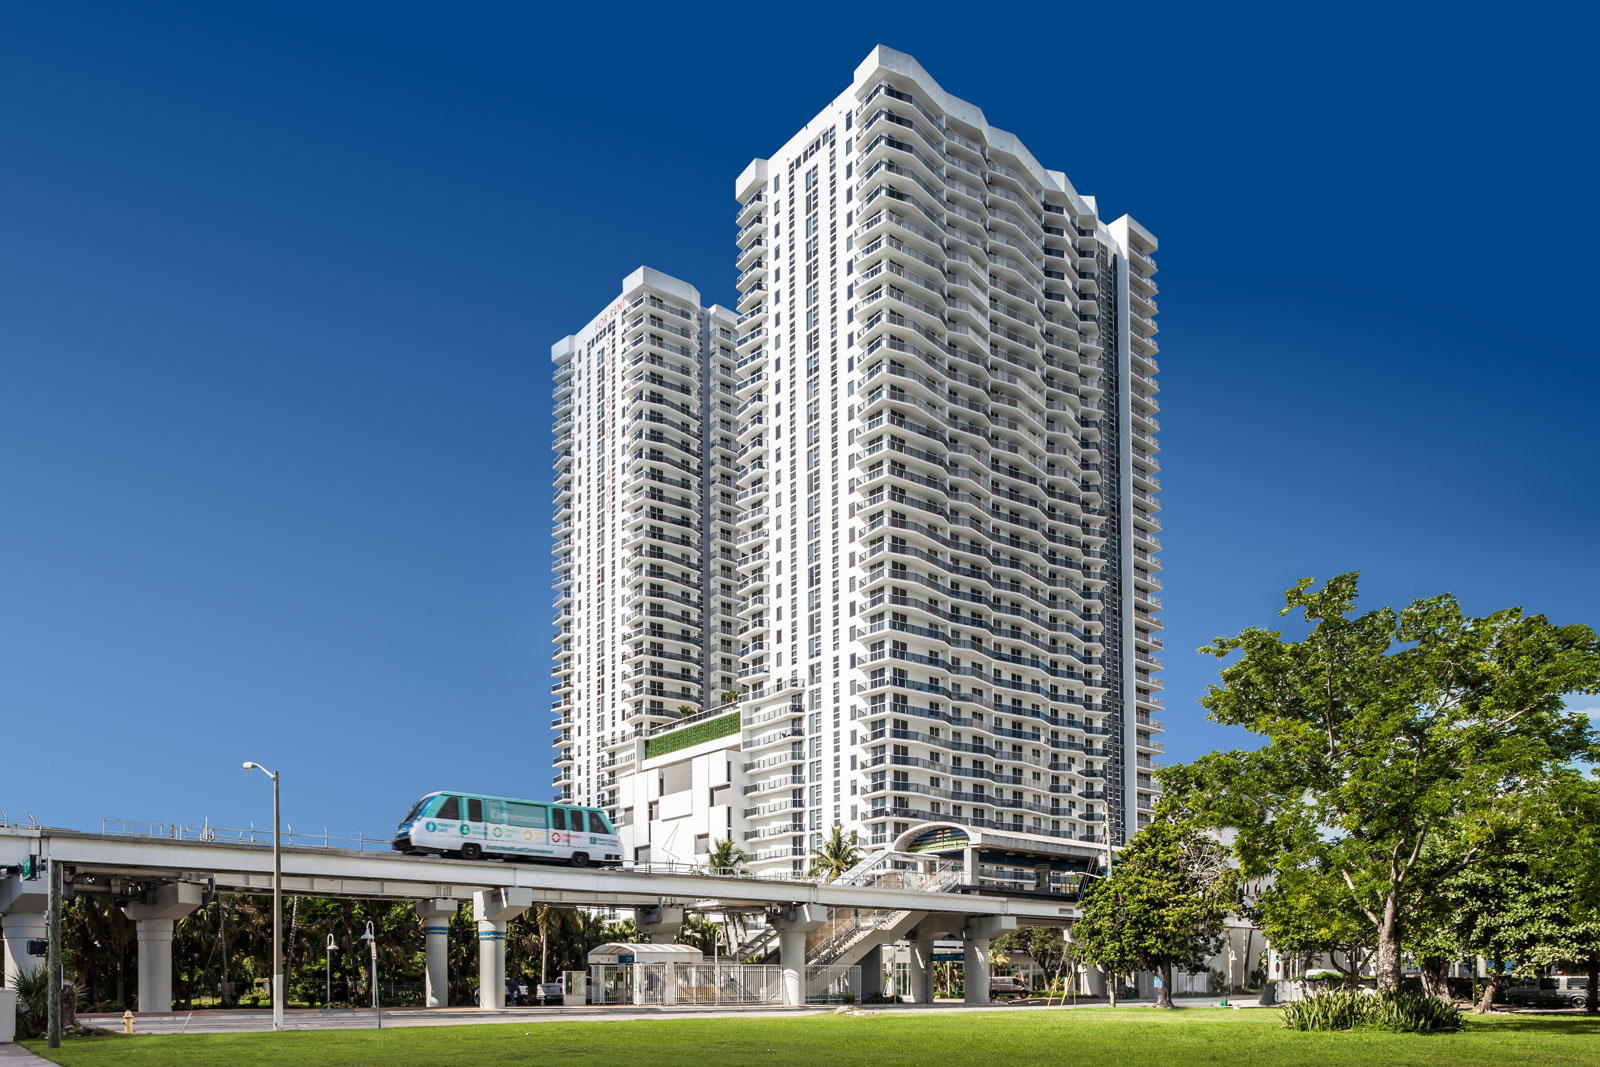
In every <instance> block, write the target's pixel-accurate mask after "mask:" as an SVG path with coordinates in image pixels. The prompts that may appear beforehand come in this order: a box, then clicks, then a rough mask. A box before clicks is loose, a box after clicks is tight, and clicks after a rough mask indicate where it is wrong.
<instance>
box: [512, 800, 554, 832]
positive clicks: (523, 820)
mask: <svg viewBox="0 0 1600 1067" xmlns="http://www.w3.org/2000/svg"><path fill="white" fill-rule="evenodd" d="M506 821H507V822H509V823H510V824H511V825H512V826H528V827H532V828H533V829H535V830H543V829H544V828H545V826H546V825H548V824H549V822H550V809H549V808H547V807H545V806H544V805H543V804H515V803H513V804H507V805H506Z"/></svg>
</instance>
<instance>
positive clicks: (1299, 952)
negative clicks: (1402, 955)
mask: <svg viewBox="0 0 1600 1067" xmlns="http://www.w3.org/2000/svg"><path fill="white" fill-rule="evenodd" d="M1334 867H1335V865H1333V864H1328V863H1326V862H1319V863H1313V864H1312V865H1310V866H1307V867H1304V868H1300V869H1294V870H1289V869H1285V870H1282V871H1280V872H1279V873H1278V877H1277V879H1276V880H1275V881H1273V882H1272V884H1270V885H1268V886H1266V887H1265V888H1264V889H1263V890H1262V891H1261V893H1260V894H1259V897H1258V899H1257V901H1256V903H1255V906H1254V909H1253V910H1254V915H1255V917H1256V920H1257V922H1258V923H1259V925H1260V927H1261V932H1262V934H1263V935H1265V937H1266V939H1267V941H1268V943H1269V944H1270V945H1271V946H1272V948H1273V949H1274V950H1275V951H1278V952H1282V953H1284V954H1285V955H1293V956H1323V955H1326V956H1327V957H1328V961H1329V962H1330V963H1332V964H1333V966H1334V967H1335V968H1336V969H1337V970H1338V971H1340V972H1341V973H1342V974H1343V975H1344V978H1345V984H1346V985H1348V986H1352V987H1353V986H1355V985H1356V982H1357V977H1358V976H1359V975H1360V973H1361V967H1362V964H1363V963H1364V962H1365V961H1366V959H1367V957H1368V956H1369V955H1370V954H1371V952H1372V949H1373V942H1372V938H1371V933H1372V931H1371V927H1370V925H1369V924H1368V922H1367V919H1366V916H1365V915H1363V914H1362V913H1361V911H1360V909H1358V908H1356V907H1355V906H1354V905H1353V904H1352V903H1351V901H1350V894H1349V890H1348V888H1347V887H1346V886H1345V884H1344V881H1343V879H1342V878H1341V877H1340V875H1339V873H1338V871H1337V870H1336V869H1334Z"/></svg>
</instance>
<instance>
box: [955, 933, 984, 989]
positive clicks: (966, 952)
mask: <svg viewBox="0 0 1600 1067" xmlns="http://www.w3.org/2000/svg"><path fill="white" fill-rule="evenodd" d="M961 949H962V956H961V999H962V1000H963V1001H964V1002H966V1003H968V1004H987V1003H989V939H988V938H987V937H967V938H962V941H961Z"/></svg>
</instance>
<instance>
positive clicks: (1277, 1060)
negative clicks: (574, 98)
mask: <svg viewBox="0 0 1600 1067" xmlns="http://www.w3.org/2000/svg"><path fill="white" fill-rule="evenodd" d="M28 1047H29V1048H31V1049H32V1050H33V1051H34V1052H37V1053H38V1054H39V1055H41V1056H43V1055H49V1057H50V1058H51V1059H52V1060H54V1061H55V1062H56V1063H61V1064H67V1065H69V1067H96V1065H98V1064H117V1065H119V1067H122V1065H128V1067H136V1065H141V1064H149V1065H151V1067H156V1065H160V1067H178V1065H182V1064H226V1065H227V1067H256V1065H268V1064H294V1065H296V1067H332V1065H336V1064H339V1065H342V1064H351V1065H357V1064H359V1065H367V1064H384V1065H391V1064H393V1065H402V1067H405V1065H418V1067H420V1065H424V1064H427V1065H434V1064H519V1063H528V1064H533V1063H539V1064H548V1063H552V1062H555V1063H561V1064H588V1063H594V1064H609V1065H616V1064H624V1065H630V1067H645V1065H655V1064H685V1065H693V1067H708V1065H710V1064H717V1063H727V1064H739V1065H743V1064H746V1063H772V1064H783V1065H785V1067H787V1065H789V1064H816V1065H819V1067H822V1065H827V1067H846V1065H851V1064H861V1065H863V1067H890V1065H894V1064H916V1065H918V1067H930V1065H931V1067H956V1065H962V1064H973V1063H985V1064H996V1065H1002V1067H1024V1065H1028V1064H1041V1065H1042V1064H1048V1065H1050V1067H1077V1065H1087V1064H1116V1065H1134V1064H1150V1065H1151V1067H1168V1065H1170V1067H1197V1065H1206V1064H1217V1065H1219V1067H1245V1065H1252V1064H1262V1065H1266V1067H1304V1065H1315V1067H1323V1065H1340V1064H1349V1065H1352V1067H1405V1065H1413V1064H1414V1065H1418V1067H1471V1065H1474V1064H1484V1065H1493V1067H1538V1065H1543V1064H1549V1065H1552V1067H1554V1065H1558V1064H1559V1065H1561V1067H1576V1065H1581V1064H1596V1065H1600V1020H1596V1019H1589V1018H1583V1017H1579V1016H1538V1015H1521V1016H1495V1017H1491V1018H1487V1019H1483V1020H1478V1019H1474V1020H1472V1023H1471V1028H1470V1029H1469V1030H1467V1031H1466V1032H1465V1033H1460V1034H1436V1035H1431V1036H1416V1035H1407V1034H1369V1033H1357V1034H1306V1033H1295V1032H1291V1031H1288V1030H1283V1029H1280V1028H1279V1020H1278V1013H1277V1012H1276V1011H1270V1010H1263V1009H1255V1010H1247V1011H1228V1010H1222V1009H1211V1008H1206V1009H1187V1010H1182V1011H1176V1012H1170V1011H1168V1012H1164V1011H1158V1010H1156V1009H1154V1008H1119V1009H1115V1010H1113V1009H1110V1008H1092V1009H1081V1010H1076V1011H1055V1012H1047V1011H997V1012H984V1013H972V1012H950V1013H947V1014H897V1013H893V1012H890V1013H885V1014H880V1015H871V1016H839V1015H821V1016H788V1017H782V1018H768V1019H693V1018H680V1019H658V1020H647V1021H642V1022H605V1021H598V1022H544V1021H537V1022H534V1021H530V1022H528V1023H511V1024H505V1025H493V1026H450V1027H411V1028H406V1029H390V1030H382V1031H378V1030H330V1031H322V1032H306V1031H294V1032H289V1033H282V1034H203V1035H193V1036H158V1037H121V1036H114V1037H100V1038H86V1039H84V1038H80V1039H75V1040H69V1041H67V1042H66V1043H64V1044H63V1046H62V1047H61V1049H59V1050H58V1051H56V1052H54V1053H47V1051H46V1050H45V1049H44V1047H43V1043H42V1042H29V1043H28Z"/></svg>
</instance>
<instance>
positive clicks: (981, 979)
mask: <svg viewBox="0 0 1600 1067" xmlns="http://www.w3.org/2000/svg"><path fill="white" fill-rule="evenodd" d="M1016 928H1017V920H1016V919H1015V918H1014V917H1012V916H1010V915H985V916H974V917H973V918H970V919H968V920H967V925H966V927H965V928H964V929H963V930H962V931H961V946H962V957H961V968H962V969H961V995H962V999H963V1000H964V1001H965V1002H966V1003H968V1004H987V1003H989V943H990V941H991V940H992V939H993V938H995V937H998V936H999V935H1000V934H1003V933H1005V932H1006V931H1007V930H1015V929H1016Z"/></svg>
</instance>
